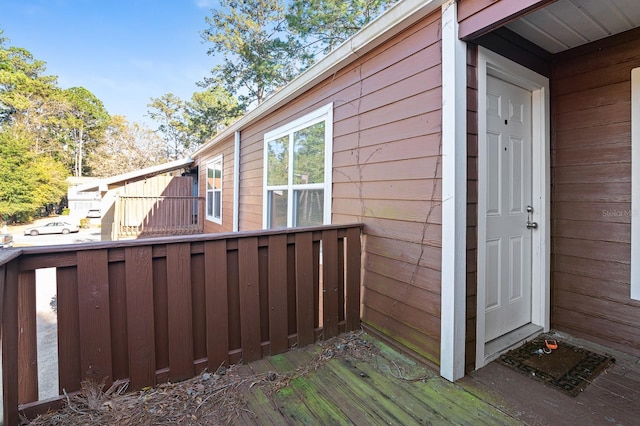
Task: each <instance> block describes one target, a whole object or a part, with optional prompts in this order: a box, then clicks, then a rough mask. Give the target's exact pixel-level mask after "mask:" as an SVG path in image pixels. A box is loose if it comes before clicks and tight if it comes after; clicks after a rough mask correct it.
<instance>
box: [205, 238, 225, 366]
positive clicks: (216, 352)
mask: <svg viewBox="0 0 640 426" xmlns="http://www.w3.org/2000/svg"><path fill="white" fill-rule="evenodd" d="M204 270H205V273H204V275H205V298H206V304H207V312H206V321H207V361H208V367H209V371H216V370H217V369H218V367H220V366H221V365H222V364H228V362H229V302H228V298H229V296H228V280H227V242H226V241H208V242H206V243H205V245H204Z"/></svg>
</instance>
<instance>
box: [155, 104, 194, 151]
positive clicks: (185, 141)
mask: <svg viewBox="0 0 640 426" xmlns="http://www.w3.org/2000/svg"><path fill="white" fill-rule="evenodd" d="M147 107H148V108H149V109H148V110H147V113H148V114H149V117H150V118H151V119H152V120H154V121H157V122H159V123H160V124H159V125H158V130H157V131H158V133H160V135H161V137H162V139H163V140H164V142H165V148H166V156H167V158H170V159H172V160H177V159H179V158H184V157H185V156H186V155H187V154H188V153H189V152H190V150H191V145H192V141H193V137H192V136H191V134H190V133H189V123H188V119H187V116H186V113H185V108H186V106H185V103H184V101H182V99H180V98H179V97H177V96H176V95H174V94H173V93H167V94H165V95H162V96H161V97H159V98H151V103H150V104H147Z"/></svg>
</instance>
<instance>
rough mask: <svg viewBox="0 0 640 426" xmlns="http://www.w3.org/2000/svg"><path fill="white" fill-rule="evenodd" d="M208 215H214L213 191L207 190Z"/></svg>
mask: <svg viewBox="0 0 640 426" xmlns="http://www.w3.org/2000/svg"><path fill="white" fill-rule="evenodd" d="M207 216H213V193H212V192H207Z"/></svg>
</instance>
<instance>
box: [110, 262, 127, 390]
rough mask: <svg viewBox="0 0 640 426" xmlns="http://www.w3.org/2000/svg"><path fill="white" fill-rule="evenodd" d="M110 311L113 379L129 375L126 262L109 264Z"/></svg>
mask: <svg viewBox="0 0 640 426" xmlns="http://www.w3.org/2000/svg"><path fill="white" fill-rule="evenodd" d="M109 313H110V322H111V360H112V362H111V368H112V370H113V371H112V373H113V380H118V379H123V378H125V377H129V342H128V333H127V273H126V268H125V263H124V262H112V263H110V264H109Z"/></svg>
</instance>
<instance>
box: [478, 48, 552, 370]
mask: <svg viewBox="0 0 640 426" xmlns="http://www.w3.org/2000/svg"><path fill="white" fill-rule="evenodd" d="M477 73H478V229H477V232H478V234H477V235H478V239H477V250H478V251H477V254H478V256H477V304H476V369H478V368H481V367H483V366H484V365H485V364H487V363H488V362H490V361H491V360H493V359H494V358H495V357H497V356H498V355H499V354H500V353H502V352H504V351H505V350H507V349H509V347H510V346H509V345H508V346H506V347H502V348H500V349H499V350H498V351H497V352H496V351H495V350H493V351H492V352H493V353H489V354H486V353H485V352H486V350H485V349H486V342H485V313H484V306H485V297H486V295H485V282H484V280H485V278H484V277H485V273H486V267H485V264H486V253H485V251H484V248H483V244H482V243H481V242H482V241H485V240H486V218H485V217H484V216H483V215H481V214H480V212H482V211H486V167H485V164H486V162H485V161H484V159H483V156H484V153H485V152H486V151H485V147H486V133H487V111H486V105H487V100H486V94H487V75H491V76H494V77H497V78H500V79H502V80H504V81H506V82H509V83H512V84H515V85H516V86H519V87H522V88H524V89H526V90H529V91H531V95H532V97H531V99H532V108H531V119H532V121H531V128H532V188H531V189H532V202H533V207H534V211H533V220H534V221H535V222H537V223H538V229H536V230H535V231H533V235H532V250H531V252H532V259H531V260H532V270H531V292H532V294H531V305H532V306H531V308H532V309H531V323H532V324H533V325H535V326H538V327H539V328H541V329H542V330H544V331H548V330H549V326H550V320H551V315H550V312H551V309H550V303H551V298H550V287H551V284H550V283H551V270H550V260H551V254H550V252H551V250H550V248H551V239H550V235H551V232H550V212H551V204H550V191H551V180H550V176H551V171H550V170H551V169H550V166H551V161H550V140H551V138H550V113H549V111H550V108H549V106H550V97H549V79H548V78H546V77H544V76H542V75H540V74H538V73H536V72H534V71H532V70H530V69H528V68H525V67H523V66H522V65H520V64H518V63H516V62H513V61H511V60H509V59H507V58H505V57H503V56H500V55H498V54H497V53H494V52H492V51H490V50H488V49H485V48H483V47H481V46H478V68H477ZM525 337H528V336H525ZM516 343H518V342H517V341H514V342H512V344H516Z"/></svg>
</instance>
